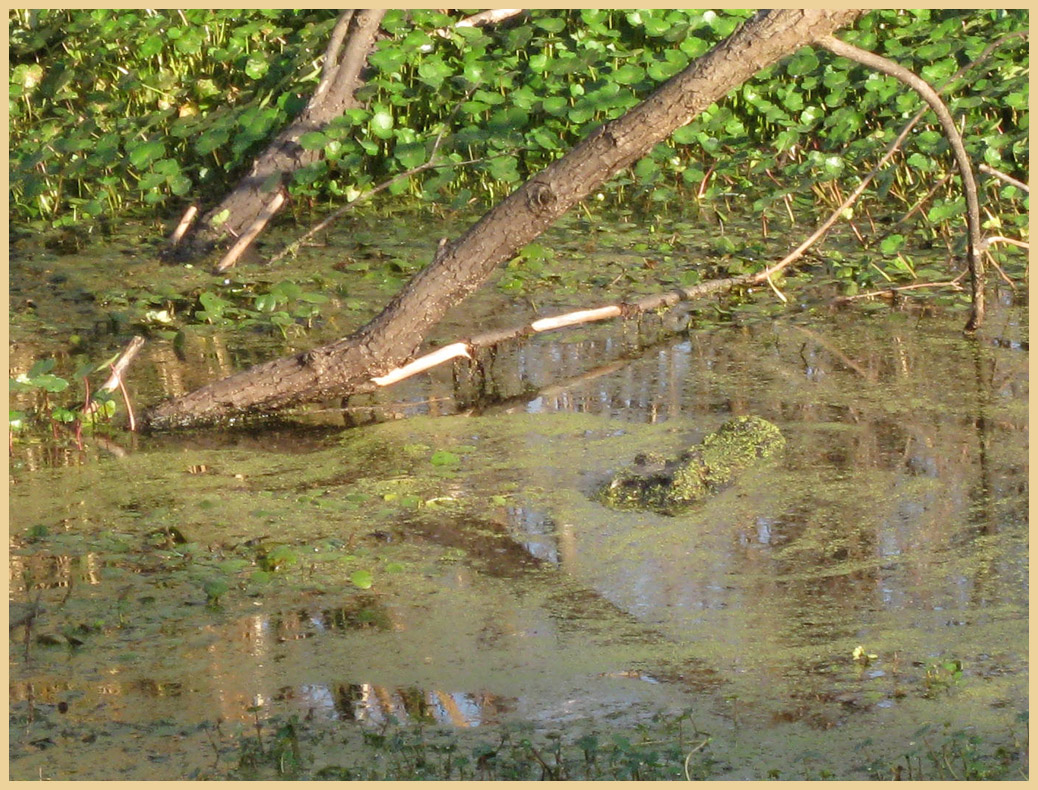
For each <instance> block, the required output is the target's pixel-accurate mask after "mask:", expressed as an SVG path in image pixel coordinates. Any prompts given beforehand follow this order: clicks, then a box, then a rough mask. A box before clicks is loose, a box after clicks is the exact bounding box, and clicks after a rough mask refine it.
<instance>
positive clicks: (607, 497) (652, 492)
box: [598, 416, 786, 515]
mask: <svg viewBox="0 0 1038 790" xmlns="http://www.w3.org/2000/svg"><path fill="white" fill-rule="evenodd" d="M785 444H786V440H785V437H783V435H782V432H781V431H780V430H779V429H778V428H777V427H776V426H775V425H773V424H772V423H770V422H768V421H767V420H764V419H762V418H760V417H753V416H749V417H736V418H734V419H732V420H729V421H728V422H726V423H724V424H723V425H722V426H721V427H720V428H718V429H717V430H716V431H715V432H713V433H711V434H709V435H708V436H707V437H706V438H705V439H703V441H702V443H701V444H700V445H698V446H696V447H693V448H692V449H690V450H686V451H685V452H684V453H682V454H681V455H680V456H678V457H677V458H675V459H672V460H667V459H666V458H665V457H663V456H662V455H659V454H658V453H646V454H642V455H639V456H638V457H637V458H636V459H635V464H634V466H633V467H632V468H631V469H629V470H627V471H624V472H621V473H620V474H618V475H616V476H615V477H613V479H612V480H610V481H609V482H608V483H606V484H605V486H603V487H602V488H601V490H600V491H599V494H598V496H599V499H600V500H601V501H602V502H604V503H606V504H607V505H609V506H611V507H618V508H645V509H648V510H655V511H657V512H659V513H665V514H668V515H675V514H677V513H680V512H682V511H683V510H686V509H688V508H689V507H691V506H692V505H694V504H696V503H699V502H702V500H703V499H704V498H705V497H707V496H709V495H710V494H711V493H715V492H717V491H718V490H719V489H721V488H722V487H723V486H725V485H728V484H730V483H731V482H732V481H733V480H734V478H735V476H736V475H737V474H739V473H740V472H742V471H743V470H745V469H746V468H747V467H749V466H750V465H751V464H753V463H755V462H757V461H760V460H763V459H766V458H770V457H771V456H773V455H774V454H775V453H777V452H779V451H780V450H781V449H782V448H783V447H784V446H785Z"/></svg>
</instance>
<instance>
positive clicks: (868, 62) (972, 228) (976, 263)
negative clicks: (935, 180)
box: [818, 36, 984, 332]
mask: <svg viewBox="0 0 1038 790" xmlns="http://www.w3.org/2000/svg"><path fill="white" fill-rule="evenodd" d="M818 43H819V44H820V45H821V46H823V47H825V48H826V49H827V50H829V51H830V52H832V53H833V54H834V55H838V56H840V57H844V58H848V59H850V60H854V61H857V62H858V63H861V64H862V65H865V66H868V67H869V68H872V69H875V70H876V71H879V72H881V73H883V74H889V75H890V76H892V77H895V78H897V79H899V80H900V81H901V82H903V83H905V84H906V85H908V86H909V87H911V88H913V89H914V90H915V92H916V93H918V94H919V95H920V96H921V97H922V98H923V100H924V101H925V102H926V103H927V104H928V105H930V109H931V110H933V111H934V113H936V115H937V119H938V120H939V121H940V122H941V128H942V129H943V130H944V135H945V137H947V138H948V143H949V145H951V148H952V152H953V153H954V155H955V164H956V166H957V167H958V170H959V177H960V178H961V179H962V191H963V193H964V196H965V198H966V227H967V231H968V235H967V240H968V256H967V257H968V261H969V267H970V283H971V291H972V294H971V295H972V297H973V307H972V310H971V313H970V318H969V321H967V322H966V327H965V329H966V331H967V332H973V331H976V330H977V329H978V328H979V327H980V325H981V323H982V322H983V320H984V260H983V258H982V257H981V244H982V235H981V228H980V201H979V199H978V197H977V182H976V180H975V179H974V178H973V166H972V164H971V163H970V158H969V155H968V154H967V153H966V146H965V145H964V143H963V141H962V134H960V132H959V130H958V128H957V127H956V126H955V120H954V119H953V118H952V115H951V112H950V111H949V110H948V106H947V105H946V104H945V103H944V102H943V101H942V100H941V97H940V96H939V95H938V93H937V91H935V90H934V89H933V88H932V87H931V86H930V84H929V83H928V82H926V80H924V79H922V78H920V77H919V76H918V75H917V74H915V73H914V72H912V71H910V70H908V69H906V68H905V67H904V66H902V65H900V64H899V63H895V62H894V61H892V60H890V59H889V58H885V57H883V56H881V55H877V54H876V53H874V52H869V51H868V50H864V49H861V48H859V47H855V46H853V45H852V44H848V43H846V42H844V41H841V40H840V39H838V38H836V37H834V36H826V37H825V38H823V39H821V40H820V41H819V42H818Z"/></svg>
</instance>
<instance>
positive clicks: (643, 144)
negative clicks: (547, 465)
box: [145, 9, 861, 428]
mask: <svg viewBox="0 0 1038 790" xmlns="http://www.w3.org/2000/svg"><path fill="white" fill-rule="evenodd" d="M860 13H861V11H860V10H854V9H850V10H825V9H782V10H773V11H762V12H760V13H758V14H757V15H755V16H754V17H753V18H751V19H750V20H748V21H747V22H746V23H745V24H744V25H743V26H742V27H741V28H740V29H739V30H737V31H736V32H735V33H733V34H732V35H731V36H729V37H728V38H727V39H726V40H725V41H723V42H722V43H720V44H719V45H717V46H716V47H715V48H714V49H712V50H711V51H710V52H708V53H707V54H705V55H703V56H702V57H700V58H698V59H696V60H695V61H693V62H692V63H691V64H690V65H689V66H688V67H687V68H686V69H685V70H684V71H682V72H680V73H678V74H676V75H675V76H674V77H672V78H671V79H669V80H668V81H666V82H665V83H663V84H662V85H660V86H659V87H658V88H657V89H656V90H655V91H654V92H653V93H652V94H650V95H649V96H648V97H647V98H646V99H645V100H644V101H642V102H641V103H639V104H638V105H636V106H635V107H633V108H632V109H630V110H629V111H628V112H627V113H626V114H624V115H623V116H621V117H619V118H616V119H614V120H611V121H608V122H607V123H605V124H603V125H602V126H600V127H598V128H597V129H595V130H594V131H592V132H591V133H590V134H589V135H588V136H587V137H586V138H585V139H584V140H583V141H582V142H581V143H580V144H578V145H577V146H576V147H575V148H574V149H573V150H571V151H570V152H569V153H567V154H566V155H565V156H563V157H561V158H560V159H557V160H555V161H554V162H553V163H552V164H550V165H548V166H547V167H546V168H545V169H544V170H542V171H541V172H540V173H538V174H537V175H535V176H533V177H532V178H531V179H529V180H528V181H527V182H526V183H525V184H523V185H522V186H521V187H519V188H518V189H517V190H515V191H514V192H513V193H512V194H511V195H509V196H508V197H507V198H505V199H504V200H502V201H501V202H500V203H498V204H497V205H496V206H495V207H494V208H492V209H491V210H490V211H489V212H488V213H487V214H486V215H484V217H483V218H482V219H480V220H479V221H478V222H476V223H475V225H473V226H472V227H471V228H470V229H469V230H468V231H467V232H466V233H465V234H464V235H462V236H461V238H459V239H457V240H456V241H454V242H451V243H448V244H445V245H444V246H443V247H442V248H441V249H440V250H439V252H438V253H437V255H436V256H435V257H434V259H433V262H432V263H431V264H429V265H428V266H426V267H425V268H424V269H422V271H420V272H419V273H418V274H417V275H415V276H414V277H413V278H412V279H411V280H410V281H409V282H408V283H407V284H406V285H405V286H404V287H403V289H402V290H401V291H400V292H399V293H398V294H397V295H396V296H395V297H394V298H393V299H392V300H391V301H390V302H389V304H388V305H387V306H386V308H385V309H384V310H383V311H382V312H381V313H380V314H379V315H378V316H376V317H375V318H374V319H373V320H372V321H370V322H369V323H368V324H366V325H365V326H363V327H361V328H360V329H359V330H357V331H356V332H354V333H353V334H352V335H350V336H348V337H345V338H342V339H340V340H336V341H333V342H331V343H328V344H326V345H324V346H321V347H319V348H315V349H312V350H310V351H306V352H304V353H301V354H294V355H291V356H287V357H282V358H280V359H275V360H271V361H269V362H265V363H262V364H260V365H256V366H254V367H252V368H250V369H248V370H245V371H242V372H240V373H237V374H235V375H233V376H230V377H229V378H226V379H223V380H221V381H216V382H213V383H211V384H208V385H206V386H205V387H202V388H200V389H198V390H195V391H194V392H191V393H188V394H187V395H184V396H181V397H178V398H174V399H172V400H168V401H166V402H164V403H160V404H158V405H157V406H155V407H153V408H151V409H149V410H148V411H147V412H146V413H145V423H146V425H148V427H150V428H173V427H183V426H185V425H197V424H202V423H211V422H215V421H219V420H225V421H233V420H234V419H235V418H236V417H238V416H242V415H247V414H252V415H257V414H270V413H271V412H275V411H279V410H282V409H286V408H291V407H293V406H297V405H299V404H302V403H308V402H315V401H322V400H328V399H331V398H342V397H343V396H344V395H347V394H350V393H352V392H354V391H355V389H356V388H357V387H358V386H360V385H364V384H366V383H367V382H370V381H371V379H372V378H373V377H378V376H384V375H386V374H387V373H388V372H389V371H391V370H393V369H394V368H396V367H399V366H400V365H401V364H402V363H404V362H406V361H407V360H408V359H410V358H413V357H414V355H415V354H416V352H417V350H418V349H419V348H420V346H421V343H422V341H423V339H424V338H425V336H426V334H427V333H428V331H429V329H431V328H432V326H434V325H435V324H436V323H437V322H439V320H440V318H441V317H442V316H443V315H444V314H445V313H446V311H447V310H448V309H450V308H451V307H453V306H454V305H456V304H458V303H459V302H460V301H462V300H463V299H464V298H465V297H467V296H468V295H469V294H471V293H472V292H474V291H475V290H476V289H478V288H479V287H480V286H481V285H482V284H483V283H484V282H485V280H486V279H487V278H488V277H489V276H490V274H491V273H492V272H493V271H494V270H495V269H496V268H497V267H498V265H500V264H501V263H503V262H504V261H507V260H509V259H511V258H512V257H514V255H515V253H516V252H517V251H518V250H519V249H522V247H523V246H525V245H526V244H529V243H530V241H532V240H533V239H535V238H537V237H538V236H539V235H540V234H541V233H543V232H544V231H545V230H546V229H547V228H549V227H551V225H552V224H553V223H554V222H555V221H556V219H558V217H560V216H561V215H562V214H564V213H565V212H566V211H568V210H569V209H570V208H571V207H572V206H574V205H576V204H577V203H578V202H579V201H581V200H583V199H584V198H585V197H586V196H587V195H588V194H589V193H590V192H591V191H592V190H593V189H597V188H598V186H599V185H600V184H601V183H602V182H603V181H604V180H606V179H607V178H609V177H610V176H611V175H612V174H613V173H616V172H618V171H619V170H621V169H623V168H625V167H628V166H629V165H631V164H632V163H633V162H634V161H636V160H637V159H638V158H640V157H641V156H644V155H645V153H647V152H648V151H650V150H651V149H652V147H653V146H654V145H656V144H657V143H658V142H660V141H662V140H664V139H666V138H667V137H668V136H669V135H670V134H672V133H673V131H674V130H675V129H677V128H678V127H680V126H683V125H685V124H687V123H688V122H689V121H691V120H692V119H693V118H695V117H696V116H697V115H699V114H700V113H701V112H702V111H703V110H704V109H706V108H707V107H709V106H710V105H711V104H712V103H713V102H715V101H717V100H719V99H720V98H721V97H723V96H724V95H726V94H727V93H728V92H729V91H731V90H732V89H733V88H735V87H737V86H739V85H740V84H742V83H743V82H745V81H746V80H747V79H749V78H750V77H751V76H752V75H753V74H755V73H757V72H758V71H760V70H761V69H763V68H765V67H766V66H769V65H771V64H773V63H775V62H777V61H778V60H779V59H781V58H782V57H784V56H786V55H788V54H790V53H792V52H795V51H796V50H797V49H799V48H800V47H803V46H807V45H810V44H812V43H814V42H817V41H818V40H819V39H820V38H822V37H825V36H829V35H830V34H831V33H832V32H833V31H835V30H837V29H838V28H840V27H842V26H844V25H846V24H849V23H850V22H852V21H853V20H854V19H855V18H857V17H858V16H859V15H860ZM722 287H724V286H722ZM674 301H675V302H676V301H677V297H676V296H675V297H674Z"/></svg>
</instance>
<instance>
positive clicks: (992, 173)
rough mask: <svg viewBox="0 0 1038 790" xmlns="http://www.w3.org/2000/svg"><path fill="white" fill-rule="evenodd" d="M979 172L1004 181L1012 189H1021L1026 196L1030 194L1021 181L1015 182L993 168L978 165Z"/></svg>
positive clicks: (1010, 177)
mask: <svg viewBox="0 0 1038 790" xmlns="http://www.w3.org/2000/svg"><path fill="white" fill-rule="evenodd" d="M979 170H980V171H981V172H983V173H987V174H988V175H990V176H994V177H995V178H999V179H1001V180H1003V181H1005V182H1006V183H1007V184H1012V185H1013V186H1014V187H1016V188H1017V189H1022V190H1023V191H1024V192H1026V193H1027V194H1031V190H1030V189H1028V188H1027V184H1025V183H1024V182H1023V181H1017V180H1016V179H1015V178H1013V177H1012V176H1009V175H1006V174H1005V173H1003V172H1002V171H1001V170H995V168H993V167H991V165H987V164H983V165H980V166H979Z"/></svg>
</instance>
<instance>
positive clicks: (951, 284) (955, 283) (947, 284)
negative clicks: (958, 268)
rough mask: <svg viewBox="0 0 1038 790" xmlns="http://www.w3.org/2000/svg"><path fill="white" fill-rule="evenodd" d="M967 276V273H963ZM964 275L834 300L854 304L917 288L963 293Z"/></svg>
mask: <svg viewBox="0 0 1038 790" xmlns="http://www.w3.org/2000/svg"><path fill="white" fill-rule="evenodd" d="M963 274H965V272H964V273H963ZM963 274H960V275H959V276H958V277H956V278H955V279H954V280H946V281H944V282H939V283H937V282H931V283H912V284H911V285H894V286H891V287H890V288H881V289H879V290H878V291H865V292H864V293H859V294H851V295H850V296H840V297H837V298H836V299H834V300H833V302H834V303H836V304H843V303H844V302H853V301H855V300H857V299H868V298H870V297H873V296H879V297H890V296H893V295H894V293H895V292H897V291H914V290H916V289H917V288H951V289H952V290H955V291H961V290H962V286H961V285H960V284H959V280H961V279H962V277H963Z"/></svg>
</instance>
